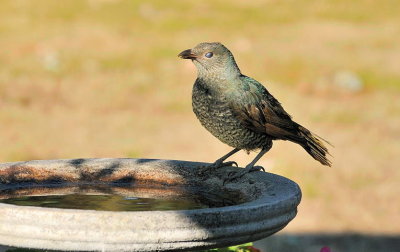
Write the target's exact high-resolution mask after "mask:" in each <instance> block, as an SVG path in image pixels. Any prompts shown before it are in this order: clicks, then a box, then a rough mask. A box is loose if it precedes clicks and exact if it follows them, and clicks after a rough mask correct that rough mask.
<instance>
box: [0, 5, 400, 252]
mask: <svg viewBox="0 0 400 252" xmlns="http://www.w3.org/2000/svg"><path fill="white" fill-rule="evenodd" d="M399 9H400V4H399V2H398V1H396V0H382V1H373V0H353V1H345V0H332V1H306V0H302V1H299V0H298V1H294V0H283V1H275V0H269V1H261V0H255V1H240V0H231V1H219V0H218V1H215V0H213V1H211V0H210V1H195V0H187V1H172V0H170V1H163V0H159V1H154V0H152V1H119V0H90V1H75V0H74V1H51V0H47V1H45V0H36V1H24V0H12V1H11V0H10V1H7V0H3V1H1V5H0V65H1V67H0V143H1V146H2V147H1V148H0V161H1V162H11V161H20V160H31V159H58V158H89V157H132V158H163V159H180V160H194V161H204V162H213V161H215V160H216V159H217V158H219V157H220V156H222V155H223V154H225V153H226V152H228V151H229V150H230V149H231V148H230V147H228V146H226V145H224V144H222V143H221V142H220V141H219V140H217V139H216V138H214V137H213V136H212V135H211V134H210V133H208V132H207V131H206V130H205V129H204V128H203V127H202V126H201V125H200V123H199V122H198V121H197V119H196V118H195V116H194V114H193V113H192V110H191V89H192V84H193V82H194V80H195V78H196V75H197V73H196V70H195V67H194V66H193V65H192V63H191V62H189V61H184V60H180V59H178V57H177V54H178V53H179V52H181V51H182V50H184V49H188V48H191V47H194V46H195V45H196V44H198V43H199V42H204V41H209V42H212V41H220V42H222V43H223V44H225V45H226V46H227V47H228V48H229V49H231V51H232V52H233V54H234V55H235V57H236V61H237V63H238V65H239V67H240V68H241V70H242V72H243V73H244V74H246V75H249V76H251V77H253V78H255V79H257V80H259V81H260V82H262V83H263V84H264V85H265V86H266V87H267V88H268V90H269V91H270V92H271V93H272V94H273V95H274V96H275V97H276V98H277V99H279V100H280V101H281V103H282V104H283V106H284V107H285V109H286V110H287V111H288V112H289V113H290V114H292V115H293V117H294V120H296V121H298V122H299V123H301V124H303V125H304V126H306V127H307V128H309V129H311V130H312V131H314V132H315V133H317V134H318V135H320V136H322V137H324V138H326V139H327V140H329V141H330V142H331V143H332V144H333V145H334V148H331V149H330V150H331V153H332V155H333V158H332V161H333V167H331V168H328V167H323V166H321V165H320V164H319V163H318V162H316V161H314V160H313V159H312V158H311V157H309V155H308V154H307V153H306V152H305V151H304V150H303V149H301V147H299V146H297V145H295V144H292V143H289V142H283V141H281V142H275V144H274V147H273V148H272V150H271V151H270V152H268V154H267V155H265V156H264V157H263V158H262V160H261V161H260V162H259V164H260V165H262V166H264V167H265V168H266V170H267V171H269V172H272V173H277V174H280V175H283V176H286V177H288V178H290V179H292V180H294V181H296V182H297V183H298V184H299V185H300V187H301V188H302V191H303V200H302V202H301V204H300V206H299V213H298V216H297V217H296V219H295V220H293V221H292V222H291V223H290V224H289V225H288V227H287V228H285V229H284V230H283V231H282V232H280V233H279V234H277V235H275V236H273V237H271V238H268V239H266V240H264V241H263V242H259V243H256V245H257V246H256V247H258V248H260V249H261V250H262V251H294V249H297V250H296V251H319V248H321V247H322V246H329V247H330V248H331V249H332V251H350V250H349V248H351V251H399V250H400V241H399V239H400V238H399V235H400V225H399V223H400V200H399V195H400V169H399V163H400V153H399V151H400V71H399V70H400V60H399V59H400V43H399V41H400V15H399ZM254 156H255V153H251V154H250V155H247V154H246V153H245V152H243V153H240V154H236V155H235V156H233V157H232V159H234V160H237V161H238V162H239V164H240V165H241V166H244V165H246V164H247V163H248V162H250V161H251V160H252V159H253V158H254ZM317 238H318V239H317ZM321 239H322V240H321ZM373 245H374V246H375V247H373ZM382 246H383V247H382ZM268 248H269V249H268ZM382 248H386V249H383V250H382Z"/></svg>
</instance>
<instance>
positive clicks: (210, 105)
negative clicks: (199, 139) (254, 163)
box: [192, 83, 266, 150]
mask: <svg viewBox="0 0 400 252" xmlns="http://www.w3.org/2000/svg"><path fill="white" fill-rule="evenodd" d="M192 106H193V112H194V113H195V114H196V116H197V118H198V119H199V121H200V123H201V124H202V125H203V126H204V127H205V128H206V129H207V130H208V131H209V132H211V134H213V135H214V136H215V137H217V138H218V139H219V140H221V141H222V142H224V143H226V144H228V145H230V146H232V147H235V148H241V149H248V150H251V149H256V148H259V147H260V146H261V145H262V144H263V143H265V141H266V136H265V135H263V134H259V133H257V132H253V131H251V130H249V129H247V128H246V127H245V126H243V125H242V123H241V122H240V121H239V120H238V119H237V118H236V116H235V115H234V114H233V113H232V110H231V109H230V106H229V100H228V98H227V97H226V95H224V94H223V93H218V92H216V91H215V90H210V89H208V88H206V87H204V86H202V85H199V84H198V83H195V85H194V86H193V93H192Z"/></svg>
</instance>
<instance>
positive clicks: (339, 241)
mask: <svg viewBox="0 0 400 252" xmlns="http://www.w3.org/2000/svg"><path fill="white" fill-rule="evenodd" d="M324 246H327V247H329V248H330V249H331V251H332V252H378V251H379V252H395V251H400V234H398V235H383V234H360V233H306V234H302V233H290V234H278V235H273V236H271V237H268V238H265V239H262V240H259V241H256V242H254V247H256V248H258V249H259V250H261V251H262V252H294V251H295V252H303V251H304V252H319V251H320V249H321V248H322V247H324Z"/></svg>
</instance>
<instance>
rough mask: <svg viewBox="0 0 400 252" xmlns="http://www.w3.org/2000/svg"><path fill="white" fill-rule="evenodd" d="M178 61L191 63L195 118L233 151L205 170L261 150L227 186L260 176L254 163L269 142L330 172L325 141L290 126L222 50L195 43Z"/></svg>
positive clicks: (292, 123)
mask: <svg viewBox="0 0 400 252" xmlns="http://www.w3.org/2000/svg"><path fill="white" fill-rule="evenodd" d="M178 56H179V57H181V58H183V59H190V60H192V62H193V63H194V65H195V66H196V68H197V71H198V76H197V79H196V81H195V83H194V85H193V92H192V106H193V111H194V113H195V114H196V116H197V118H198V119H199V120H200V122H201V124H202V125H203V126H204V127H205V128H206V129H207V130H208V131H209V132H211V134H213V135H214V136H215V137H216V138H218V139H219V140H221V141H222V142H224V143H226V144H228V145H230V146H232V147H234V149H233V150H232V151H231V152H229V153H228V154H226V155H224V156H223V157H221V158H220V159H218V160H217V161H215V162H214V163H213V164H212V165H211V166H209V167H208V168H219V167H223V166H231V165H233V164H236V163H235V162H224V161H225V160H226V159H227V158H228V157H230V156H231V155H233V154H234V153H236V152H238V151H239V150H247V151H251V150H257V149H261V151H260V152H259V153H258V154H257V156H256V157H255V158H254V160H253V161H252V162H250V163H249V164H248V165H247V166H246V168H245V169H244V170H243V171H241V172H239V173H237V174H235V175H234V176H232V177H231V178H230V180H232V179H235V178H238V177H241V176H243V175H244V174H246V173H248V172H251V171H256V170H260V169H262V167H260V166H255V163H256V162H257V161H258V160H259V159H260V158H261V157H262V156H263V155H264V154H265V153H266V152H268V151H269V150H270V149H271V147H272V141H273V140H288V141H291V142H294V143H296V144H299V145H300V146H301V147H303V148H304V149H305V150H306V151H307V152H308V154H310V155H311V156H312V157H313V158H314V159H315V160H317V161H319V162H320V163H321V164H323V165H327V166H331V162H330V161H329V160H328V158H327V155H328V154H329V153H328V149H327V148H326V146H325V145H324V143H323V141H325V140H323V139H322V138H321V137H319V136H317V135H315V134H313V133H311V132H310V131H309V130H308V129H306V128H305V127H303V126H301V125H300V124H298V123H296V122H295V121H293V120H292V117H291V116H290V115H289V114H288V113H287V112H286V111H285V110H284V109H283V107H282V106H281V104H280V103H279V101H278V100H277V99H275V98H274V97H273V96H272V95H271V94H270V93H269V92H268V90H267V89H266V88H265V87H264V86H263V85H262V84H260V83H259V82H258V81H256V80H254V79H252V78H250V77H248V76H246V75H243V74H242V73H241V72H240V69H239V67H238V65H237V64H236V61H235V59H234V57H233V55H232V53H231V52H230V51H229V50H228V48H226V47H225V46H224V45H222V44H221V43H200V44H198V45H197V46H196V47H194V48H193V49H188V50H185V51H183V52H181V53H180V54H179V55H178ZM325 142H326V141H325Z"/></svg>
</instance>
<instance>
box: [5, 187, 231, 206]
mask: <svg viewBox="0 0 400 252" xmlns="http://www.w3.org/2000/svg"><path fill="white" fill-rule="evenodd" d="M0 203H5V204H12V205H18V206H34V207H47V208H62V209H82V210H102V211H156V210H161V211H163V210H190V209H201V208H209V207H220V206H227V205H234V202H233V201H232V200H229V197H228V196H227V195H223V194H221V193H219V194H212V195H210V193H209V192H205V191H202V190H199V189H198V188H197V189H192V190H187V189H185V191H182V188H180V187H164V188H162V187H156V188H152V187H145V188H141V187H133V186H124V187H121V186H119V187H113V186H109V185H107V186H105V185H83V186H82V185H79V186H77V185H72V186H68V187H65V186H63V187H54V186H47V187H46V186H44V187H37V186H34V187H21V188H15V189H8V190H3V191H0Z"/></svg>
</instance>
